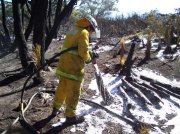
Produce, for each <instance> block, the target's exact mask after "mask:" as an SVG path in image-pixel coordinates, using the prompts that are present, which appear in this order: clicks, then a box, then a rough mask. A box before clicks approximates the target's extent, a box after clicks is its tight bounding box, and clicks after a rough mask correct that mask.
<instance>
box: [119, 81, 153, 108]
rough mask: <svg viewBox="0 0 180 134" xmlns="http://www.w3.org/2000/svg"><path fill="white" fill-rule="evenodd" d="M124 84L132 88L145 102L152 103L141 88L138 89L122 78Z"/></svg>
mask: <svg viewBox="0 0 180 134" xmlns="http://www.w3.org/2000/svg"><path fill="white" fill-rule="evenodd" d="M122 84H123V85H124V86H126V87H127V88H129V89H131V90H132V91H133V92H134V93H135V94H136V95H137V96H138V97H139V98H140V99H141V100H142V101H143V102H145V103H146V104H150V105H152V103H151V102H150V101H149V100H148V98H147V97H146V96H145V95H144V94H143V93H141V92H140V91H139V89H137V88H136V87H134V86H133V85H131V84H130V83H129V82H127V81H126V80H124V79H122Z"/></svg>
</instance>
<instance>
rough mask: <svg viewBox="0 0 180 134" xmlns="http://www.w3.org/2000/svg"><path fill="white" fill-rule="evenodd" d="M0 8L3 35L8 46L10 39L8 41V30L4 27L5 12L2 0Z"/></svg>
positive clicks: (2, 0)
mask: <svg viewBox="0 0 180 134" xmlns="http://www.w3.org/2000/svg"><path fill="white" fill-rule="evenodd" d="M1 8H2V23H3V28H4V33H5V39H6V42H7V45H8V44H10V43H11V39H10V35H9V31H8V28H7V26H6V15H5V13H6V12H5V3H4V0H1Z"/></svg>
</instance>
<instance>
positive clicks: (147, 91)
mask: <svg viewBox="0 0 180 134" xmlns="http://www.w3.org/2000/svg"><path fill="white" fill-rule="evenodd" d="M130 84H132V85H133V86H134V87H136V88H138V89H139V90H140V91H141V92H142V93H143V94H144V95H145V96H146V97H147V98H148V99H149V100H150V101H151V103H152V104H154V105H156V104H157V103H159V102H162V100H161V98H160V97H159V95H158V94H157V93H155V92H153V91H152V90H150V89H148V88H146V87H144V86H142V85H140V84H138V83H136V82H130ZM162 103H163V102H162Z"/></svg>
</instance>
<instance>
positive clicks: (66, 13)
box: [45, 0, 77, 50]
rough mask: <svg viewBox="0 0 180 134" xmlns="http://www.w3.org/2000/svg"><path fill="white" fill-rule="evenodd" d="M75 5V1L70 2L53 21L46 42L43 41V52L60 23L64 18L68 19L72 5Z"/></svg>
mask: <svg viewBox="0 0 180 134" xmlns="http://www.w3.org/2000/svg"><path fill="white" fill-rule="evenodd" d="M76 3H77V0H71V1H70V2H69V3H68V4H67V5H66V6H65V7H64V9H63V11H62V12H61V13H60V14H59V15H58V16H57V17H56V19H55V21H54V25H53V27H52V29H51V30H50V33H49V34H48V35H47V38H46V41H45V50H47V49H48V47H49V45H50V43H51V41H52V39H53V37H54V35H55V33H56V30H57V28H58V27H59V26H60V22H61V21H62V20H63V19H64V18H65V17H68V16H69V15H70V14H71V12H72V10H73V7H74V5H75V4H76Z"/></svg>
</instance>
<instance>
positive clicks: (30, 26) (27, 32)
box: [25, 0, 35, 41]
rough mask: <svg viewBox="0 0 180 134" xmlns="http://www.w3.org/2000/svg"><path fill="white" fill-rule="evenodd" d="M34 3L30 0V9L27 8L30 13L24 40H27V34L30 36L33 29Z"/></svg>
mask: <svg viewBox="0 0 180 134" xmlns="http://www.w3.org/2000/svg"><path fill="white" fill-rule="evenodd" d="M34 3H35V2H34V0H31V10H30V9H29V10H28V11H29V12H30V14H31V18H30V20H29V23H28V27H27V29H26V31H25V39H26V41H27V40H28V38H29V36H30V34H31V32H32V29H33V19H34V18H33V17H34Z"/></svg>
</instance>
